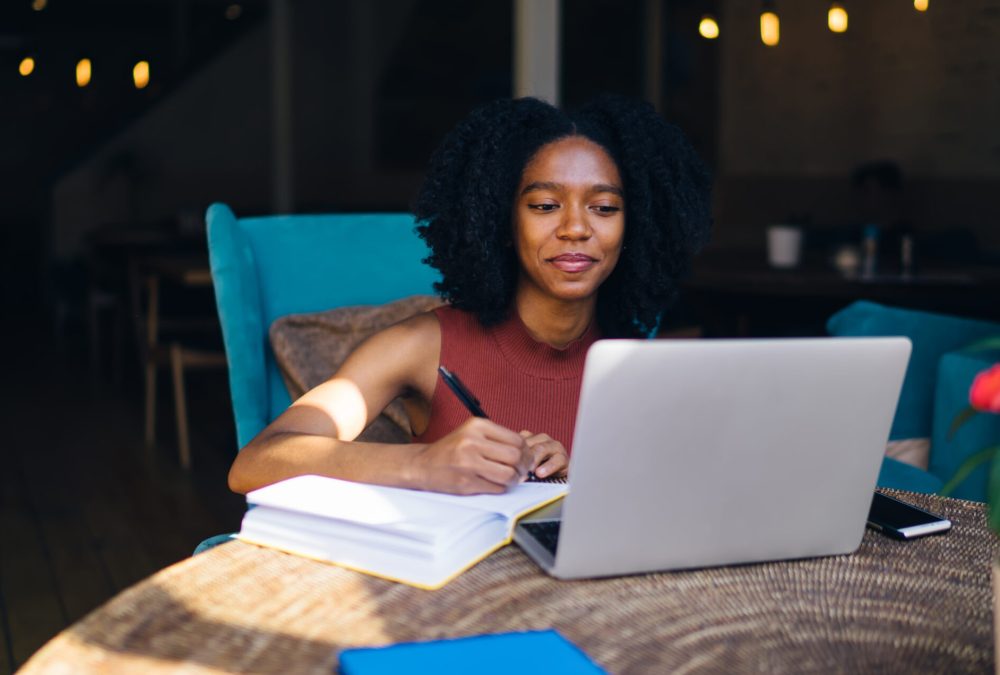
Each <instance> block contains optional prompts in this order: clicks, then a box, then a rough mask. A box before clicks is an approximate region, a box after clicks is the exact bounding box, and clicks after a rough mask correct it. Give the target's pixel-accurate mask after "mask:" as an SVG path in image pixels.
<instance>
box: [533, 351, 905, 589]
mask: <svg viewBox="0 0 1000 675" xmlns="http://www.w3.org/2000/svg"><path fill="white" fill-rule="evenodd" d="M909 356H910V341H909V340H907V339H906V338H806V339H776V340H771V339H768V340H648V341H647V340H602V341H599V342H597V343H595V344H594V345H593V347H591V349H590V351H589V352H588V354H587V361H586V366H585V368H584V374H583V389H582V391H581V395H580V407H579V411H578V414H577V420H576V431H575V435H574V447H573V451H572V456H571V459H570V466H569V482H570V492H569V494H568V495H567V496H566V497H565V498H564V499H563V500H562V501H561V502H560V503H558V504H556V505H554V506H552V507H548V508H546V509H543V510H541V511H538V512H536V513H534V514H532V515H531V516H529V517H527V518H525V519H523V520H522V521H521V522H520V523H518V525H517V527H516V528H515V531H514V541H516V542H517V543H518V544H519V545H520V546H521V547H522V548H523V549H524V550H525V551H526V552H527V553H528V554H529V555H530V556H531V557H532V558H533V559H534V560H535V561H536V562H538V564H539V565H541V566H542V567H543V568H544V569H545V570H546V571H547V572H549V573H550V574H552V575H553V576H556V577H559V578H564V579H573V578H580V577H598V576H612V575H621V574H632V573H638V572H650V571H657V570H674V569H685V568H694V567H710V566H716V565H729V564H737V563H751V562H759V561H765V560H784V559H791V558H806V557H814V556H825V555H833V554H840V553H850V552H853V551H854V550H856V549H857V547H858V546H859V545H860V543H861V537H862V535H863V534H864V528H865V522H866V520H867V516H868V509H869V507H870V506H871V502H872V491H873V490H874V488H875V481H876V479H877V478H878V473H879V468H880V466H881V463H882V457H883V455H884V454H885V445H886V439H887V438H888V436H889V429H890V426H891V424H892V418H893V415H894V413H895V410H896V402H897V400H898V398H899V393H900V389H901V386H902V382H903V376H904V374H905V372H906V365H907V362H908V360H909Z"/></svg>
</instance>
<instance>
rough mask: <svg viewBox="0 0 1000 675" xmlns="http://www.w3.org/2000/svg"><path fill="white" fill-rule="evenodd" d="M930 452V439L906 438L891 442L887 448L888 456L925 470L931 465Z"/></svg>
mask: <svg viewBox="0 0 1000 675" xmlns="http://www.w3.org/2000/svg"><path fill="white" fill-rule="evenodd" d="M930 451H931V439H929V438H904V439H901V440H898V441H889V442H888V443H887V444H886V446H885V454H886V456H888V457H892V458H893V459H897V460H899V461H900V462H903V463H904V464H910V465H911V466H915V467H917V468H918V469H924V470H927V465H928V464H929V463H930Z"/></svg>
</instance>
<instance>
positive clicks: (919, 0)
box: [913, 0, 928, 12]
mask: <svg viewBox="0 0 1000 675" xmlns="http://www.w3.org/2000/svg"><path fill="white" fill-rule="evenodd" d="M927 5H928V0H913V9H915V10H917V11H918V12H926V11H927Z"/></svg>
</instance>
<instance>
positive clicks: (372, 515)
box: [237, 476, 567, 589]
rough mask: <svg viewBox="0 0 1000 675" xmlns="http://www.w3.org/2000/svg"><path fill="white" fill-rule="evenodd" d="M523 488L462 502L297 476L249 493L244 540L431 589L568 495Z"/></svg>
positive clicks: (543, 487)
mask: <svg viewBox="0 0 1000 675" xmlns="http://www.w3.org/2000/svg"><path fill="white" fill-rule="evenodd" d="M566 490H567V486H566V485H559V484H548V483H522V484H520V485H517V486H516V487H514V488H512V489H511V490H509V491H508V492H506V493H504V494H499V495H473V496H458V495H447V494H440V493H436V492H421V491H418V490H405V489H402V488H391V487H384V486H381V485H368V484H364V483H353V482H350V481H344V480H338V479H336V478H325V477H322V476H298V477H295V478H290V479H288V480H284V481H281V482H279V483H274V484H273V485H268V486H267V487H263V488H260V489H259V490H253V491H252V492H250V493H249V494H247V503H248V504H250V506H251V508H250V509H248V510H247V513H246V515H245V516H244V517H243V524H242V526H241V527H240V533H239V535H237V536H238V538H239V539H242V540H244V541H248V542H251V543H254V544H259V545H262V546H269V547H272V548H277V549H281V550H283V551H287V552H289V553H296V554H298V555H302V556H306V557H309V558H314V559H317V560H323V561H327V562H332V563H336V564H338V565H341V566H343V567H347V568H350V569H353V570H356V571H359V572H365V573H367V574H372V575H375V576H379V577H383V578H386V579H390V580H393V581H400V582H403V583H407V584H410V585H413V586H417V587H420V588H426V589H435V588H439V587H441V586H443V585H444V584H446V583H447V582H448V581H450V580H451V579H453V578H454V577H456V576H457V575H458V574H460V573H461V572H463V571H464V570H466V569H468V568H469V567H471V566H472V565H474V564H475V563H477V562H478V561H479V560H482V559H483V558H485V557H486V556H487V555H489V554H490V553H492V552H493V551H495V550H496V549H498V548H500V547H501V546H503V545H504V544H507V543H510V541H511V531H512V529H513V526H514V521H515V520H516V519H517V518H518V517H520V516H522V515H524V514H525V513H528V512H530V511H532V510H534V509H537V508H539V507H540V506H544V505H545V504H548V503H550V502H552V501H554V500H557V499H559V498H560V497H562V496H563V495H565V494H566Z"/></svg>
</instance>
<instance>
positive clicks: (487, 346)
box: [229, 97, 709, 494]
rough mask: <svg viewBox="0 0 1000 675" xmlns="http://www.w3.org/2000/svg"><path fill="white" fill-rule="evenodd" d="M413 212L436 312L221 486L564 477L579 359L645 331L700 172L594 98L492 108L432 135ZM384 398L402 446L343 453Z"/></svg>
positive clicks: (691, 215) (640, 110)
mask: <svg viewBox="0 0 1000 675" xmlns="http://www.w3.org/2000/svg"><path fill="white" fill-rule="evenodd" d="M415 212H416V215H417V218H418V219H419V220H420V221H421V222H422V225H421V226H420V228H419V232H420V234H421V236H422V237H423V238H424V239H425V240H426V241H427V243H428V245H429V246H430V249H431V256H430V258H429V262H430V264H431V265H433V266H434V267H435V268H437V269H438V270H439V271H440V272H441V274H442V281H441V282H440V283H439V284H438V286H437V288H438V290H439V292H440V293H441V295H442V297H443V298H444V299H445V300H447V301H448V302H449V306H447V307H444V308H440V309H438V310H435V311H434V312H429V313H426V314H421V315H418V316H415V317H413V318H411V319H409V320H406V321H403V322H401V323H399V324H396V325H395V326H392V327H390V328H388V329H386V330H384V331H382V332H380V333H378V334H376V335H374V336H373V337H371V338H370V339H369V340H367V341H366V342H365V343H363V344H362V345H361V346H360V347H359V348H358V349H357V350H356V351H355V352H354V353H353V354H352V355H351V356H350V357H349V358H348V359H347V360H346V361H345V363H344V364H343V366H342V367H341V368H340V370H339V371H338V372H337V373H336V374H335V375H334V376H333V377H332V378H331V379H330V380H328V381H327V382H325V383H323V384H321V385H319V386H318V387H316V388H315V389H313V390H312V391H310V392H308V393H306V394H305V395H304V396H302V397H301V398H300V399H298V400H297V401H296V402H295V403H294V404H293V405H292V406H291V407H290V408H289V409H288V410H287V411H285V412H284V413H283V414H282V415H281V416H280V417H278V418H277V419H276V420H275V421H274V422H272V423H271V424H270V425H269V426H268V427H267V428H266V429H264V430H263V431H262V432H261V433H260V434H259V435H258V436H257V437H256V438H255V439H254V440H253V441H251V442H250V443H249V444H248V445H247V446H246V447H245V448H243V450H241V451H240V453H239V455H238V457H237V459H236V461H235V462H234V463H233V467H232V469H231V471H230V475H229V484H230V487H231V488H232V489H233V490H235V491H237V492H247V491H249V490H252V489H255V488H257V487H260V486H263V485H266V484H269V483H272V482H275V481H278V480H282V479H284V478H289V477H291V476H295V475H300V474H305V473H315V474H321V475H328V476H334V477H338V478H344V479H349V480H355V481H362V482H370V483H378V484H382V485H393V486H398V487H409V488H417V489H424V490H437V491H442V492H453V493H460V494H471V493H481V492H493V493H499V492H503V491H505V490H506V489H507V488H508V487H509V486H511V485H513V484H515V483H517V482H519V481H521V480H524V478H525V477H526V476H527V475H528V473H529V472H534V474H535V475H536V476H538V477H539V478H548V477H552V476H560V475H564V474H565V472H566V469H567V466H568V462H569V455H568V448H571V447H572V432H573V425H574V420H575V414H576V406H577V402H578V399H579V393H580V384H581V378H582V373H583V359H584V355H585V353H586V350H587V347H589V346H590V344H592V343H593V342H594V340H596V339H597V338H598V337H633V336H643V335H647V334H649V333H650V332H651V331H653V330H655V329H656V327H657V325H658V323H659V321H660V318H661V314H662V312H663V311H664V309H665V308H666V307H667V306H668V305H669V304H670V302H671V301H672V300H673V298H674V296H675V294H676V290H677V282H678V279H679V278H680V276H681V275H682V274H683V273H684V272H685V271H686V270H687V267H688V264H689V260H690V257H691V255H692V254H693V253H694V252H695V251H696V250H698V249H699V248H700V247H701V246H702V245H703V244H704V243H705V241H706V240H707V237H708V229H709V178H708V174H707V172H706V170H705V169H704V167H703V165H702V164H701V162H700V161H699V160H698V158H697V157H696V155H695V154H694V152H693V150H692V149H691V147H690V146H689V145H688V143H687V142H686V141H685V140H684V138H683V136H682V135H681V133H680V132H679V130H677V129H676V128H675V127H672V126H670V125H668V124H666V123H665V122H664V121H663V120H662V119H661V118H660V117H659V116H658V115H657V114H656V112H655V111H654V110H653V109H652V107H651V106H649V105H648V104H644V103H637V102H632V101H630V100H627V99H624V98H621V97H603V98H600V99H598V100H596V101H594V102H592V103H591V104H589V105H587V106H585V107H584V108H582V109H581V110H580V111H579V112H577V113H575V114H572V115H570V114H567V113H564V112H562V111H559V110H557V109H556V108H554V107H552V106H550V105H548V104H546V103H543V102H541V101H538V100H535V99H518V100H504V101H497V102H495V103H492V104H488V105H486V106H483V107H481V108H479V109H477V110H475V111H474V112H473V113H472V114H471V115H470V116H469V117H468V118H467V119H466V120H464V121H463V122H461V123H460V124H459V125H458V127H457V128H456V129H455V130H454V131H452V132H451V134H449V135H448V137H447V138H446V139H445V140H444V142H443V143H442V145H441V146H440V147H439V148H438V150H437V151H436V152H435V154H434V156H433V157H432V159H431V164H430V167H429V171H428V174H427V178H426V181H425V183H424V186H423V188H422V190H421V192H420V195H419V196H418V199H417V203H416V208H415ZM439 365H443V366H445V367H446V368H448V369H449V370H452V371H454V372H455V373H456V374H458V375H459V376H460V377H461V378H462V380H463V381H464V382H465V384H466V385H467V386H468V387H469V389H470V390H471V391H473V392H475V394H476V396H478V397H479V399H480V400H481V403H482V407H483V409H484V410H485V411H486V412H487V413H488V414H489V415H490V419H489V420H487V419H482V418H474V417H471V416H470V414H469V412H468V411H467V410H466V409H465V408H464V407H463V406H462V404H461V403H460V402H459V401H458V399H457V398H456V397H455V396H454V395H453V394H452V393H451V392H450V390H449V389H448V388H447V387H446V386H444V383H443V381H442V380H441V379H440V376H439V374H438V366H439ZM398 396H401V397H403V400H404V403H405V405H406V407H407V411H408V413H409V416H410V421H411V427H412V431H413V434H414V438H413V440H414V442H413V443H411V444H403V445H393V444H376V443H356V442H353V441H354V439H355V438H356V437H357V436H358V434H360V433H361V431H362V430H363V429H364V428H365V426H367V424H369V423H370V422H371V421H372V420H373V419H374V418H375V417H376V416H377V415H378V414H379V413H380V412H381V411H382V409H383V408H385V406H386V405H388V403H389V402H390V401H392V400H393V399H394V398H396V397H398Z"/></svg>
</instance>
